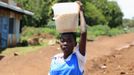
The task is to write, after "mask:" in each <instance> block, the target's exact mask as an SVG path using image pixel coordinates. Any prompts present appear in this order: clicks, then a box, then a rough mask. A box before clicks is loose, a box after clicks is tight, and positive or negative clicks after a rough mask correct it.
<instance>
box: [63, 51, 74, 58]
mask: <svg viewBox="0 0 134 75" xmlns="http://www.w3.org/2000/svg"><path fill="white" fill-rule="evenodd" d="M71 54H72V52H71V53H68V54H67V53H64V55H63V57H64V59H67V58H68V57H69V56H70V55H71Z"/></svg>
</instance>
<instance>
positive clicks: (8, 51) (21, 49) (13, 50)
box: [0, 44, 48, 56]
mask: <svg viewBox="0 0 134 75" xmlns="http://www.w3.org/2000/svg"><path fill="white" fill-rule="evenodd" d="M46 46H48V45H47V44H42V45H37V46H26V47H14V48H7V49H5V50H4V51H2V53H0V55H3V56H8V55H11V54H14V53H18V54H19V55H25V54H28V53H30V52H35V51H37V50H39V49H40V48H42V47H46Z"/></svg>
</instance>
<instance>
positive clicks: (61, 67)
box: [50, 53, 84, 75]
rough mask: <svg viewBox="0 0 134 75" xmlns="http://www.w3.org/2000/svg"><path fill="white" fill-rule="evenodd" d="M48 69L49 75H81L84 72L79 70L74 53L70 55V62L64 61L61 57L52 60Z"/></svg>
mask: <svg viewBox="0 0 134 75" xmlns="http://www.w3.org/2000/svg"><path fill="white" fill-rule="evenodd" d="M53 59H54V60H52V63H51V68H50V75H83V72H84V71H81V70H80V68H79V63H78V58H77V54H76V53H72V54H71V55H70V60H69V61H66V60H64V58H63V57H59V58H53Z"/></svg>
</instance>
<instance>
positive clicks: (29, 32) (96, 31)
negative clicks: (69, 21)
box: [0, 25, 134, 55]
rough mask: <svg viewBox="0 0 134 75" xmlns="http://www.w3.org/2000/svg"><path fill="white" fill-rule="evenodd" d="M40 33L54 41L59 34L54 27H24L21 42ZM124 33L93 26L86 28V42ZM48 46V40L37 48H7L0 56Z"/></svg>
mask: <svg viewBox="0 0 134 75" xmlns="http://www.w3.org/2000/svg"><path fill="white" fill-rule="evenodd" d="M77 32H78V33H77V34H76V36H77V41H78V42H79V40H80V38H79V36H80V33H79V32H80V30H79V28H78V29H77ZM127 32H134V31H133V29H131V30H129V31H127ZM40 33H48V34H51V35H53V36H54V37H55V38H56V39H59V33H58V32H57V31H56V29H55V27H47V26H46V27H40V28H35V27H24V28H23V32H22V35H21V41H23V40H28V39H29V38H30V37H31V36H33V35H34V34H40ZM124 33H126V31H125V30H123V28H110V27H108V26H107V25H95V26H92V27H90V26H88V29H87V40H95V39H96V37H98V36H117V35H120V34H124ZM46 46H48V40H47V42H45V43H41V44H40V45H37V46H27V47H15V48H7V49H6V50H4V51H3V52H2V53H1V54H0V55H8V54H12V53H14V52H17V53H19V54H20V55H23V54H27V53H29V52H34V51H37V50H39V49H40V48H42V47H46Z"/></svg>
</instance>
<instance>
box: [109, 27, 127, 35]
mask: <svg viewBox="0 0 134 75" xmlns="http://www.w3.org/2000/svg"><path fill="white" fill-rule="evenodd" d="M123 33H125V32H124V30H123V29H120V28H112V29H110V31H109V32H108V34H107V35H109V36H116V35H119V34H123Z"/></svg>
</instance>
